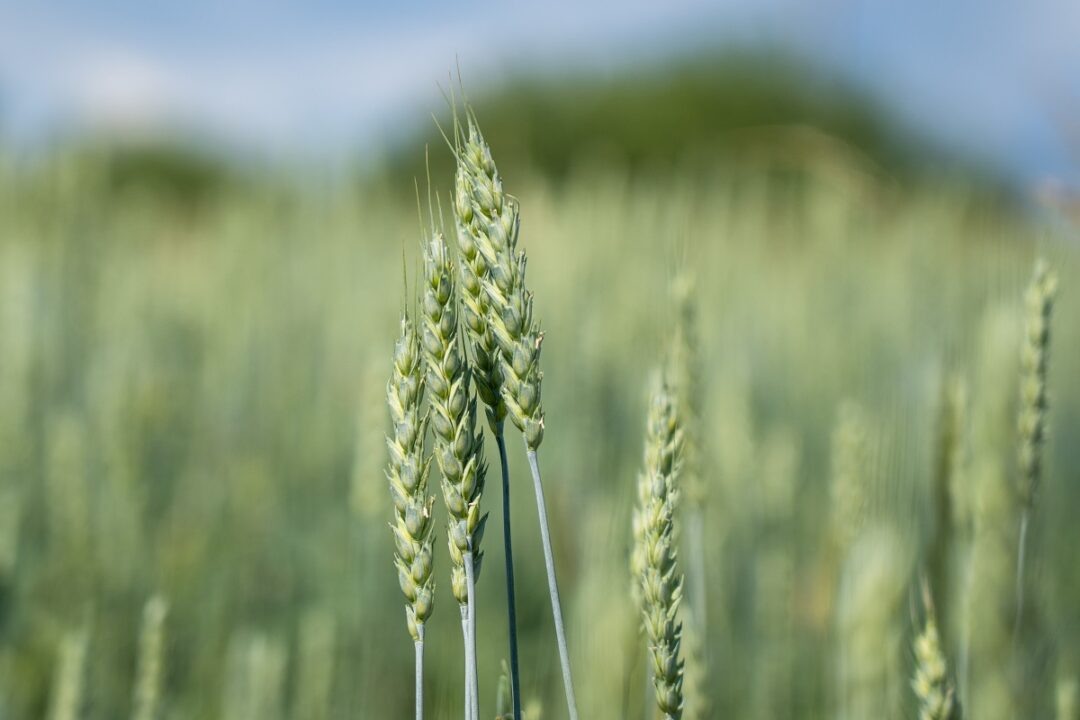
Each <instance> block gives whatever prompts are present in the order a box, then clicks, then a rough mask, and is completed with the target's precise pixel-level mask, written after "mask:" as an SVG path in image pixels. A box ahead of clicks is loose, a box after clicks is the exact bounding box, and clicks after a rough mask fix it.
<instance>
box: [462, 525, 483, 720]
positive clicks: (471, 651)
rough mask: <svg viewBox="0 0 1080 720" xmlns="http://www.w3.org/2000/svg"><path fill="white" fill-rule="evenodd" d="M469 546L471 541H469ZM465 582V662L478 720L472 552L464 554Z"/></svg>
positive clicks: (472, 714)
mask: <svg viewBox="0 0 1080 720" xmlns="http://www.w3.org/2000/svg"><path fill="white" fill-rule="evenodd" d="M469 542H470V546H471V544H472V541H471V540H470V541H469ZM465 582H466V583H468V588H469V621H468V639H467V641H466V642H467V643H468V650H467V651H466V656H465V658H466V659H465V661H466V662H467V663H468V664H469V666H470V680H471V687H470V699H471V702H472V710H471V715H470V717H471V718H472V720H480V688H479V685H480V683H479V679H480V677H479V673H478V672H477V670H476V572H475V570H474V568H473V554H472V550H469V551H468V552H466V553H465Z"/></svg>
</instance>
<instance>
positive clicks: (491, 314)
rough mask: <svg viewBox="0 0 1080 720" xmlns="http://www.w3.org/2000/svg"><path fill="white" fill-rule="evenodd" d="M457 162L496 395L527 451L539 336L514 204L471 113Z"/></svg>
mask: <svg viewBox="0 0 1080 720" xmlns="http://www.w3.org/2000/svg"><path fill="white" fill-rule="evenodd" d="M457 159H458V173H457V179H456V183H455V201H454V203H455V208H456V211H457V216H458V219H459V222H460V223H461V224H462V226H463V227H465V228H466V230H467V232H466V233H465V235H467V237H468V240H467V243H468V249H465V246H463V254H465V255H466V256H467V254H468V250H469V249H471V247H472V246H475V248H476V251H477V252H478V253H479V255H480V256H481V257H482V258H483V262H484V264H485V265H486V267H487V273H486V274H484V275H482V276H481V277H480V278H479V279H480V284H481V286H482V288H483V291H484V295H485V296H486V298H487V320H488V326H489V328H490V331H491V333H492V335H493V337H494V339H495V342H496V343H497V344H498V347H499V350H500V353H499V354H500V358H499V366H498V367H499V376H498V381H499V382H501V385H500V390H501V392H500V397H501V399H502V402H503V404H504V405H505V408H506V412H507V414H509V416H510V419H511V420H513V422H514V425H516V426H517V428H518V429H519V430H520V431H521V432H522V433H523V434H524V436H525V442H526V443H527V444H528V446H529V448H530V449H531V450H536V449H537V448H538V447H540V443H541V442H542V441H543V438H544V412H543V409H542V407H541V404H540V386H541V382H542V380H543V373H541V372H540V344H541V342H542V341H543V333H541V332H540V327H539V325H538V323H536V321H535V320H534V319H533V296H532V293H531V292H529V291H528V290H527V289H526V287H525V266H526V264H527V262H528V261H527V258H526V256H525V253H524V251H521V250H519V249H518V231H519V228H520V214H519V210H518V203H517V201H516V200H514V199H513V198H511V197H509V196H507V195H506V194H505V193H504V192H503V187H502V179H501V178H500V177H499V173H498V170H497V169H496V168H495V162H494V160H493V159H492V157H491V149H490V148H489V147H488V145H487V143H486V142H485V141H484V137H483V135H481V134H480V128H479V127H478V126H477V125H476V122H475V120H474V119H473V117H472V116H471V115H470V116H469V118H468V122H467V130H466V131H465V135H464V138H463V143H462V145H461V147H460V148H459V149H458V158H457ZM474 347H475V345H474Z"/></svg>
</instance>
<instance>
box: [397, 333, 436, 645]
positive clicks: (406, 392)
mask: <svg viewBox="0 0 1080 720" xmlns="http://www.w3.org/2000/svg"><path fill="white" fill-rule="evenodd" d="M424 390H425V384H424V376H423V359H422V357H421V354H420V341H419V337H418V335H417V332H416V327H415V325H414V323H413V321H412V320H411V319H410V318H409V316H408V314H405V315H403V316H402V318H401V335H400V337H399V338H398V340H397V344H396V345H395V347H394V368H393V372H392V373H391V375H390V381H389V382H388V383H387V386H386V401H387V405H388V406H389V408H390V420H391V422H392V425H393V435H392V436H390V437H387V439H386V446H387V448H388V449H389V452H390V462H389V465H388V467H387V471H386V476H387V479H388V480H389V481H390V495H391V497H392V498H393V501H394V521H393V523H391V526H390V527H391V529H392V530H393V533H394V547H395V549H396V556H395V558H394V564H395V566H396V567H397V571H398V582H399V583H400V585H401V591H402V593H404V595H405V615H406V621H407V625H408V629H409V634H410V635H412V638H413V640H414V641H416V642H423V639H424V624H425V623H426V622H427V620H428V618H429V617H431V612H432V608H433V606H434V602H435V593H434V590H435V579H434V576H433V573H432V564H433V558H434V543H435V532H434V527H435V524H434V522H433V521H432V515H431V510H432V504H433V503H434V498H433V497H431V496H430V495H428V492H427V488H428V469H429V466H430V459H429V458H426V457H425V456H424V438H425V436H426V435H427V427H428V417H427V414H426V413H425V412H424Z"/></svg>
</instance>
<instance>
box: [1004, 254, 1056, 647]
mask: <svg viewBox="0 0 1080 720" xmlns="http://www.w3.org/2000/svg"><path fill="white" fill-rule="evenodd" d="M1056 294H1057V275H1056V274H1055V273H1054V272H1053V271H1052V270H1050V268H1049V266H1047V264H1046V262H1045V261H1043V260H1042V259H1041V258H1040V259H1039V260H1037V261H1036V263H1035V274H1034V277H1033V278H1032V280H1031V285H1030V286H1029V287H1028V291H1027V297H1026V302H1027V331H1026V332H1025V333H1024V340H1023V346H1022V348H1021V351H1020V416H1019V419H1018V420H1017V430H1018V434H1019V437H1020V449H1019V464H1020V468H1019V470H1020V473H1019V474H1020V488H1019V492H1020V503H1021V508H1020V539H1019V541H1018V543H1017V550H1016V620H1015V622H1014V623H1013V635H1014V637H1015V636H1016V634H1017V633H1018V632H1019V629H1020V622H1021V620H1022V618H1023V612H1024V560H1025V556H1026V552H1027V535H1028V524H1029V522H1030V519H1031V512H1032V510H1033V508H1034V506H1035V494H1036V493H1037V492H1038V489H1039V480H1040V479H1041V475H1042V447H1043V442H1044V440H1045V438H1046V410H1047V396H1046V371H1047V362H1048V359H1049V355H1050V315H1051V312H1052V311H1053V308H1054V297H1055V295H1056Z"/></svg>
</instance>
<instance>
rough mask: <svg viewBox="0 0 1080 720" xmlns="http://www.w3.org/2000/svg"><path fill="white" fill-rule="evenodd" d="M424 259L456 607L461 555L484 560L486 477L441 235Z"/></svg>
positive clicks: (461, 584)
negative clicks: (483, 509)
mask: <svg viewBox="0 0 1080 720" xmlns="http://www.w3.org/2000/svg"><path fill="white" fill-rule="evenodd" d="M424 256H425V257H424V291H423V302H422V305H423V311H424V322H423V327H424V329H423V337H424V341H423V346H424V363H425V365H426V367H427V387H428V390H429V391H430V397H429V400H430V403H431V429H432V432H433V435H434V438H435V453H434V454H435V460H436V462H437V463H438V465H439V469H440V470H441V471H442V476H443V479H442V491H443V500H444V501H445V503H446V510H447V514H448V515H449V518H448V522H449V526H448V531H447V540H448V543H449V547H450V560H451V562H452V567H451V580H450V585H451V589H452V590H453V593H454V597H455V598H456V599H457V601H458V603H460V604H462V605H464V604H466V603H468V601H469V597H468V587H467V585H466V577H465V557H464V553H466V552H472V553H473V562H474V563H475V569H476V572H477V573H479V568H480V562H481V560H482V556H483V553H481V552H480V550H479V548H480V540H481V538H482V537H483V534H484V524H485V523H486V521H487V516H486V515H481V514H480V497H481V495H482V494H483V491H484V480H485V476H486V472H487V467H486V465H485V463H484V436H483V431H482V430H481V431H478V430H477V427H476V396H475V395H474V394H473V393H472V384H471V382H472V372H471V368H470V367H469V365H468V363H467V361H466V357H465V352H464V349H463V346H462V343H461V336H460V334H459V332H458V304H457V303H458V299H457V289H456V286H455V280H454V266H453V263H452V262H451V260H450V255H449V252H448V250H447V246H446V240H445V238H444V237H443V235H442V233H440V232H435V233H433V235H432V237H431V241H430V242H429V243H428V245H427V247H426V248H425V252H424Z"/></svg>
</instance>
